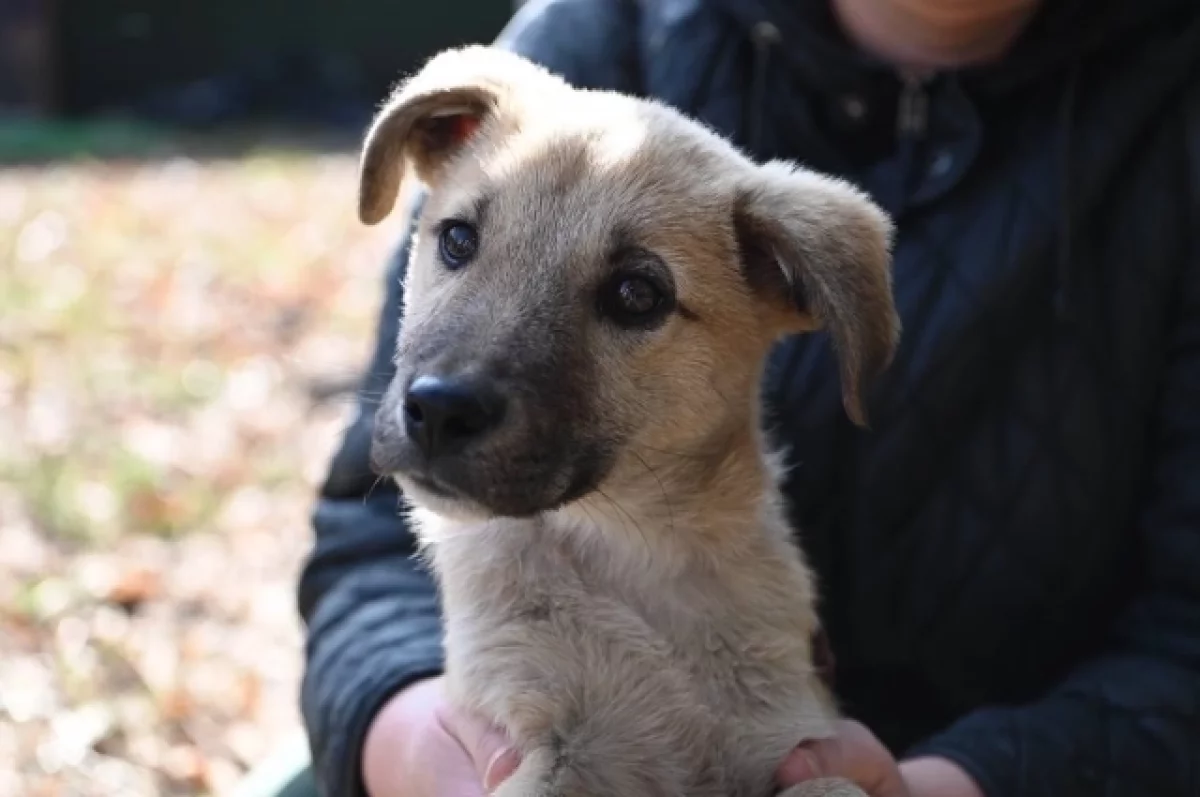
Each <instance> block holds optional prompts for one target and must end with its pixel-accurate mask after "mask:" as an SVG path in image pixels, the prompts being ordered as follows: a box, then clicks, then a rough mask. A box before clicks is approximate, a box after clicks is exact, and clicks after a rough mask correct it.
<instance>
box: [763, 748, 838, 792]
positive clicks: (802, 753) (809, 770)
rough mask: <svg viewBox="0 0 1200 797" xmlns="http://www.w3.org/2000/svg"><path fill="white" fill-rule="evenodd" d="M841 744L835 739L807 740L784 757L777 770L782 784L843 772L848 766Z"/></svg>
mask: <svg viewBox="0 0 1200 797" xmlns="http://www.w3.org/2000/svg"><path fill="white" fill-rule="evenodd" d="M844 758H845V756H844V755H843V753H842V752H841V745H840V744H839V743H838V740H837V739H836V738H835V739H822V740H819V741H814V742H805V743H804V744H802V745H799V746H797V747H796V748H795V749H794V750H792V752H791V753H789V754H788V757H787V758H786V759H784V762H783V764H781V765H780V767H779V769H778V771H777V772H776V776H777V780H778V781H779V784H780V785H781V786H794V785H796V784H797V783H803V782H805V781H808V780H816V779H817V778H825V777H829V776H830V775H834V774H837V775H840V774H842V773H843V772H844V771H845V769H846V767H845V765H844V761H843V759H844Z"/></svg>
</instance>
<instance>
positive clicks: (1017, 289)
mask: <svg viewBox="0 0 1200 797" xmlns="http://www.w3.org/2000/svg"><path fill="white" fill-rule="evenodd" d="M501 42H502V44H503V45H504V46H507V47H511V48H513V49H515V50H517V51H519V52H521V53H523V54H525V55H527V56H529V57H531V58H533V59H534V60H537V61H539V62H541V63H543V64H545V65H547V66H548V67H550V68H551V69H553V70H555V71H557V72H559V73H561V74H563V75H564V76H565V77H566V78H568V79H569V80H570V81H572V82H574V83H576V84H578V85H581V86H589V87H605V88H618V89H622V90H626V91H631V92H641V93H644V94H649V95H654V96H657V97H659V98H661V99H664V100H666V101H668V102H670V103H672V104H674V105H676V106H678V107H680V108H681V109H683V110H684V111H686V112H689V113H691V114H693V115H695V116H697V117H699V118H701V119H702V120H704V121H706V122H707V123H709V124H710V125H712V126H713V127H715V128H716V129H717V130H719V131H721V132H723V133H724V134H726V135H728V136H731V137H732V138H733V139H734V140H735V141H737V142H738V143H739V144H741V145H742V146H744V147H745V148H746V149H747V150H749V151H750V152H752V153H753V154H755V155H757V156H759V157H762V158H766V157H783V158H791V159H797V160H799V161H802V162H804V163H805V164H807V165H809V166H812V167H815V168H817V169H821V170H824V171H827V172H832V173H835V174H840V175H844V176H847V177H849V178H851V179H853V180H855V181H857V182H858V183H860V184H861V185H863V186H864V187H865V188H867V189H868V190H869V191H870V192H871V193H872V194H873V195H874V196H875V197H876V199H877V200H878V201H879V202H881V203H882V204H883V205H885V206H886V207H887V208H888V209H889V210H890V211H891V212H892V213H893V214H894V216H895V218H896V219H897V222H898V225H899V238H898V244H897V249H896V259H895V275H896V292H897V297H898V301H899V305H900V308H901V313H902V316H903V320H904V336H903V343H902V347H901V350H900V353H899V356H898V358H897V361H896V364H895V365H894V366H893V368H892V369H891V370H890V372H889V373H888V374H887V375H886V376H885V378H884V379H883V380H882V381H881V382H880V383H879V384H878V385H877V387H876V389H875V391H874V393H873V395H872V396H871V404H870V406H869V410H870V417H871V419H872V431H870V432H863V431H859V430H857V429H855V428H854V427H852V426H851V425H850V424H849V423H848V421H847V420H846V417H845V414H844V412H843V410H842V408H841V405H840V403H839V398H838V379H837V377H836V370H835V363H834V361H833V359H832V355H831V351H830V347H829V345H828V341H827V340H826V339H824V338H823V337H813V338H810V339H806V340H795V341H788V342H785V343H783V344H781V345H780V346H779V348H778V351H777V354H776V356H775V357H774V358H773V363H772V368H771V370H770V373H769V376H768V381H767V386H766V387H767V395H768V401H769V410H770V412H769V418H770V420H771V421H772V424H773V429H774V433H775V434H776V435H778V437H779V438H780V439H781V440H783V441H785V442H786V443H787V444H788V445H789V447H790V452H791V458H792V464H793V465H794V467H793V468H792V469H791V477H790V482H789V483H788V484H787V494H788V496H789V498H790V502H791V507H792V511H793V518H794V521H795V525H796V527H797V528H798V529H799V530H800V532H799V539H800V540H801V542H802V544H803V545H804V547H805V549H806V550H807V552H808V554H809V556H810V558H811V561H812V563H813V564H814V566H815V567H816V569H817V571H818V573H819V576H820V579H821V584H822V606H821V608H822V616H823V618H824V621H825V623H826V625H827V628H828V632H829V636H830V640H831V644H832V648H833V652H834V654H835V657H836V662H837V668H836V687H837V690H838V693H839V695H840V697H841V699H842V701H843V702H844V705H845V708H846V709H847V711H848V712H849V713H851V714H852V715H853V716H855V717H857V718H858V719H861V720H862V721H863V722H865V723H866V724H867V725H869V726H870V727H871V728H873V729H874V730H875V731H876V733H877V734H879V736H880V737H881V738H882V739H883V740H884V741H885V742H886V743H887V744H888V745H889V747H890V748H891V749H892V750H893V751H894V752H895V753H896V754H897V755H899V756H904V755H913V754H916V753H919V752H925V753H935V754H938V755H942V756H947V757H949V758H950V759H953V760H954V761H956V762H958V763H959V764H961V765H962V766H963V767H965V768H966V770H968V771H969V772H970V773H971V774H972V775H973V776H974V777H975V778H976V780H977V781H978V782H979V783H980V785H981V786H982V787H983V789H984V791H985V792H986V793H987V795H988V797H1017V796H1018V795H1020V796H1021V797H1100V796H1101V795H1105V796H1106V797H1117V796H1121V795H1129V796H1130V797H1156V796H1160V797H1197V795H1200V3H1197V2H1195V0H1119V1H1118V0H1083V1H1080V2H1077V1H1076V0H1049V1H1048V2H1047V3H1045V5H1044V6H1043V10H1042V11H1041V12H1040V15H1039V16H1038V17H1037V18H1036V19H1035V20H1034V22H1033V23H1032V24H1031V26H1030V27H1029V28H1028V29H1027V32H1026V33H1025V34H1024V36H1023V38H1022V39H1021V40H1020V41H1019V42H1018V43H1017V45H1016V46H1015V48H1014V49H1013V50H1012V52H1011V53H1010V55H1009V56H1008V57H1007V58H1006V59H1005V61H1004V62H1003V63H1002V64H999V65H996V66H992V67H989V68H981V69H971V70H966V71H961V72H957V73H946V74H943V75H940V76H938V77H936V78H934V79H933V80H931V81H929V82H927V83H924V84H917V83H911V84H905V83H903V82H902V81H901V80H899V79H898V78H897V77H896V76H895V75H894V74H893V73H892V72H891V71H889V70H888V69H886V68H884V67H882V66H880V65H877V64H875V63H872V62H871V61H870V60H869V59H867V58H865V57H864V56H862V55H859V54H856V53H855V52H854V51H852V50H851V49H850V48H849V46H848V45H847V44H846V43H845V42H844V41H843V40H842V39H841V38H840V37H839V35H838V34H837V33H836V31H835V27H834V25H833V24H832V22H831V20H830V18H829V12H828V9H827V8H826V7H825V6H824V4H823V3H822V2H818V1H817V0H807V1H806V0H707V1H705V0H661V1H659V2H649V1H646V2H641V3H636V4H635V3H632V2H619V1H618V0H549V1H548V2H544V1H541V0H534V2H531V3H529V4H528V5H526V6H525V7H524V9H523V10H522V11H521V12H520V13H519V14H518V16H517V18H516V19H515V20H514V21H513V22H512V24H511V25H510V26H509V28H508V29H507V30H506V31H505V33H504V34H503V36H502V37H501ZM403 262H404V252H403V249H402V250H401V252H400V253H399V254H398V255H397V258H396V261H395V263H394V265H393V268H392V270H390V271H389V273H388V275H387V280H386V285H387V299H386V304H385V307H384V309H383V311H382V316H381V321H380V327H379V330H380V335H379V339H378V343H377V351H376V353H375V356H374V360H373V363H372V366H371V370H370V373H369V374H368V376H367V380H366V384H365V386H364V391H363V394H364V395H365V396H375V395H378V394H379V392H380V391H381V390H382V388H383V387H384V385H385V384H386V381H387V379H388V374H389V360H390V355H391V351H392V346H393V340H394V336H395V332H396V326H397V320H398V317H399V314H400V312H401V310H400V297H399V296H398V295H397V294H398V288H397V283H398V280H397V272H396V269H399V268H401V267H402V264H403ZM372 412H373V406H372V402H371V400H370V399H364V400H363V401H362V403H361V405H360V411H359V416H358V418H357V420H356V422H355V423H354V424H353V426H352V427H351V428H350V429H349V431H348V432H347V434H346V438H345V441H344V445H343V447H342V448H341V450H340V452H339V453H338V455H337V457H336V459H335V461H334V462H333V464H332V467H331V470H330V474H329V478H328V481H327V483H326V484H325V486H324V488H323V490H322V493H321V496H320V500H319V504H318V506H317V509H316V513H315V527H316V535H317V540H316V547H315V550H314V552H313V554H312V557H311V559H310V560H309V562H308V564H307V567H306V569H305V571H304V574H303V579H302V582H301V585H300V606H301V611H302V613H303V616H304V618H305V620H306V621H307V623H308V633H309V644H308V660H307V662H308V667H307V674H306V678H305V681H304V687H303V710H304V716H305V718H306V721H307V725H308V730H309V733H310V736H311V741H312V747H313V752H314V760H315V767H316V771H317V776H318V779H319V780H320V782H321V783H322V784H323V785H324V789H325V791H326V793H327V794H328V795H330V797H335V796H337V797H341V796H343V795H344V796H346V797H349V796H351V795H356V794H359V793H361V788H362V787H361V784H360V778H359V774H358V763H359V761H358V757H359V753H360V747H361V741H362V737H363V733H364V730H365V727H366V726H367V724H368V722H369V721H370V719H371V717H372V713H373V711H374V710H375V709H376V708H377V707H378V706H379V705H380V703H381V702H382V701H383V700H385V699H386V698H387V697H388V696H389V695H391V694H393V693H394V692H395V690H397V689H398V688H400V687H402V686H404V685H405V684H406V683H407V682H409V681H410V680H411V679H413V678H414V677H417V676H420V675H423V674H429V673H435V672H437V671H438V668H439V666H440V665H441V651H440V642H439V619H438V605H437V598H436V595H435V592H434V587H433V585H432V583H431V582H430V580H429V577H428V575H427V574H425V573H424V572H422V571H420V570H418V569H417V567H416V566H415V565H414V563H413V561H412V560H410V558H409V555H410V553H411V552H412V539H411V537H410V536H409V534H408V533H407V532H406V530H405V528H404V526H403V525H402V523H401V521H400V520H399V519H398V518H397V511H396V508H397V495H396V493H395V491H394V490H388V489H387V488H385V487H382V486H381V487H377V488H375V489H374V490H371V489H370V488H371V486H372V485H373V484H374V481H375V478H374V476H373V475H372V474H371V473H370V472H369V468H368V464H367V442H368V438H369V435H370V426H371V415H372Z"/></svg>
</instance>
